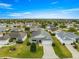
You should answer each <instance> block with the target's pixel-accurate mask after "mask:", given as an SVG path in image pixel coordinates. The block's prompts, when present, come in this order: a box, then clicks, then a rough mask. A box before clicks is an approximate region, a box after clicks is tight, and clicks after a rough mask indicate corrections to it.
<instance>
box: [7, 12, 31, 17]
mask: <svg viewBox="0 0 79 59" xmlns="http://www.w3.org/2000/svg"><path fill="white" fill-rule="evenodd" d="M30 15H31V12H20V13H10V14H9V15H8V16H11V17H15V18H16V17H17V18H27V17H29V16H30Z"/></svg>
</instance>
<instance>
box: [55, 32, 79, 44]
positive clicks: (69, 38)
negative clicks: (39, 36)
mask: <svg viewBox="0 0 79 59" xmlns="http://www.w3.org/2000/svg"><path fill="white" fill-rule="evenodd" d="M56 37H57V38H58V39H59V40H60V42H61V43H65V44H71V43H73V42H75V41H76V40H78V39H79V36H77V35H76V34H74V33H71V32H62V31H61V32H57V33H56Z"/></svg>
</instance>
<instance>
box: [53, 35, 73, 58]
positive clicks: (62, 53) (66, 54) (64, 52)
mask: <svg viewBox="0 0 79 59" xmlns="http://www.w3.org/2000/svg"><path fill="white" fill-rule="evenodd" d="M52 39H53V41H54V43H55V46H54V47H53V48H54V51H55V53H56V54H57V55H58V56H59V57H60V58H71V57H72V54H71V52H70V51H69V50H68V49H67V48H66V47H65V46H64V45H62V44H61V43H60V41H59V40H58V39H57V38H56V37H55V36H52Z"/></svg>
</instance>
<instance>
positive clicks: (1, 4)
mask: <svg viewBox="0 0 79 59" xmlns="http://www.w3.org/2000/svg"><path fill="white" fill-rule="evenodd" d="M11 6H12V5H11V4H7V3H0V8H4V9H12V8H11Z"/></svg>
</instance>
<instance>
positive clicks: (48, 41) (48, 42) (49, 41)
mask: <svg viewBox="0 0 79 59" xmlns="http://www.w3.org/2000/svg"><path fill="white" fill-rule="evenodd" d="M42 44H52V41H51V40H43V41H42Z"/></svg>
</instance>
